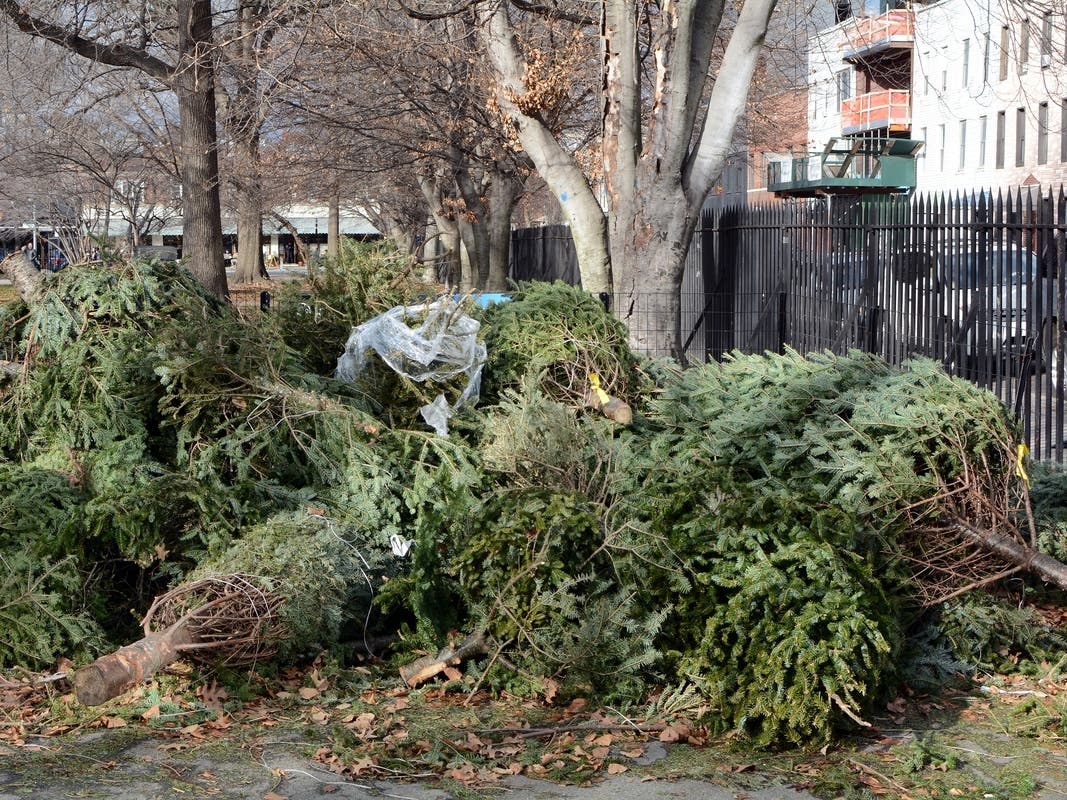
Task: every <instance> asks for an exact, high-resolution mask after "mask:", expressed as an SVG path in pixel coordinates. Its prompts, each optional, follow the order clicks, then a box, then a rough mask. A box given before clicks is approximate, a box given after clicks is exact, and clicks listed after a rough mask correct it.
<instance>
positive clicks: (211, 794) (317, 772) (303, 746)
mask: <svg viewBox="0 0 1067 800" xmlns="http://www.w3.org/2000/svg"><path fill="white" fill-rule="evenodd" d="M266 733H268V734H269V733H270V731H269V730H268V731H266ZM279 734H280V737H279V741H269V740H265V741H263V742H261V749H257V751H256V752H252V751H249V750H245V749H241V748H240V747H237V746H228V743H227V742H226V741H225V740H217V741H212V742H210V743H205V744H203V745H202V746H200V747H199V748H197V749H193V750H187V749H186V748H188V747H189V743H188V740H187V739H164V738H157V737H153V736H152V735H150V734H147V733H145V732H135V731H130V730H129V729H117V730H105V731H99V732H95V733H91V734H87V735H84V736H80V737H77V738H65V739H42V740H41V742H42V744H41V746H40V747H32V746H29V745H28V746H26V747H23V748H10V747H6V746H4V745H0V800H24V798H27V797H32V798H34V800H69V798H113V800H155V799H156V798H158V799H159V800H163V798H167V800H174V799H175V798H181V797H184V798H226V799H227V800H261V799H262V798H269V800H286V799H287V800H320V799H321V798H322V797H323V796H327V795H328V796H330V797H332V798H338V800H340V798H345V800H369V799H370V798H393V799H395V800H458V799H459V798H462V799H463V800H475V798H482V797H485V798H488V797H501V796H504V797H507V798H508V800H563V799H564V798H574V799H575V800H663V799H664V798H672V800H742V799H743V800H815V796H814V795H811V794H808V793H806V792H800V791H797V790H795V789H792V788H789V787H762V788H747V787H744V788H741V787H737V786H735V787H726V786H722V785H717V784H714V783H710V782H705V781H695V780H683V781H678V782H670V781H663V780H642V777H641V775H640V774H639V773H637V771H636V770H635V771H634V772H633V773H624V774H622V775H614V776H609V777H608V778H607V779H606V780H605V781H604V782H603V783H598V784H595V785H593V786H561V785H558V784H555V783H550V782H548V781H541V780H531V779H529V778H526V777H521V776H508V777H507V778H505V779H504V780H502V781H500V782H499V783H498V784H493V785H490V786H487V787H484V788H480V789H476V788H470V787H466V786H464V787H462V788H461V789H457V790H456V791H455V793H453V792H450V791H446V790H443V789H438V788H433V787H432V785H431V783H430V782H427V783H425V784H418V783H415V784H412V783H394V782H388V781H380V780H372V779H367V780H360V779H356V780H355V781H349V780H344V779H342V778H339V777H338V776H337V775H334V774H332V773H330V772H329V771H327V770H326V769H324V768H323V766H322V765H321V764H317V763H315V762H313V761H311V760H310V759H309V758H308V756H307V752H308V750H309V748H312V747H313V744H312V743H310V742H306V741H305V742H297V741H286V740H284V738H285V732H283V731H279ZM666 755H667V751H666V748H665V747H663V746H660V747H659V749H658V750H650V751H649V754H648V756H647V757H648V758H650V759H652V760H657V759H659V758H664V757H666ZM733 777H734V778H735V779H736V777H737V776H733Z"/></svg>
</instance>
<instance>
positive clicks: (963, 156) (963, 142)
mask: <svg viewBox="0 0 1067 800" xmlns="http://www.w3.org/2000/svg"><path fill="white" fill-rule="evenodd" d="M966 166H967V120H965V119H961V120H960V170H961V171H962V170H963V169H964V168H965V167H966Z"/></svg>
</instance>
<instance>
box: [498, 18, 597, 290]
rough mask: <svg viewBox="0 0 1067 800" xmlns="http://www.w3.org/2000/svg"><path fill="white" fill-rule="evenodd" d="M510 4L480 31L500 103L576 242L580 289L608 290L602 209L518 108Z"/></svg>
mask: <svg viewBox="0 0 1067 800" xmlns="http://www.w3.org/2000/svg"><path fill="white" fill-rule="evenodd" d="M507 6H508V4H507V3H500V4H498V5H497V6H496V10H495V11H494V12H493V13H492V16H491V17H490V19H489V23H488V24H487V25H484V26H483V28H482V35H483V39H484V41H485V45H486V49H487V51H488V53H489V57H490V59H491V61H492V62H493V66H494V67H495V69H496V71H497V72H498V74H499V76H500V80H499V82H498V91H497V97H496V99H497V103H498V104H499V105H500V107H501V108H502V109H503V110H504V111H505V112H506V113H507V114H508V116H509V117H510V118H511V120H512V121H513V122H514V123H515V125H516V128H517V133H518V137H519V141H521V142H522V146H523V149H524V150H525V151H526V154H527V155H528V156H529V157H530V160H531V161H532V162H533V163H534V166H535V167H536V169H537V172H538V174H539V175H540V176H541V178H542V179H543V180H544V181H545V183H546V184H547V185H548V187H549V189H551V191H552V192H553V194H555V196H556V199H557V200H558V201H559V204H560V209H561V210H562V212H563V215H564V217H565V218H566V220H567V222H568V224H569V225H570V228H571V236H572V237H573V239H574V249H575V252H576V253H577V256H578V269H579V271H580V272H581V276H582V288H584V289H585V290H586V291H588V292H592V293H594V294H598V293H600V292H610V291H611V281H612V265H611V258H610V252H609V249H608V227H607V218H606V217H605V215H604V210H603V209H602V208H601V207H600V204H599V203H598V202H597V198H596V195H595V194H594V193H593V190H592V188H591V187H590V185H589V182H588V181H587V180H586V177H585V174H584V173H583V172H582V170H581V168H580V167H579V166H578V164H577V163H576V162H575V160H574V158H573V156H572V155H571V154H570V153H569V152H568V151H567V150H566V149H565V148H564V147H563V146H562V145H561V144H560V143H559V142H558V141H557V140H556V139H555V137H554V136H553V134H552V132H551V131H549V129H548V128H547V127H546V126H545V124H544V123H543V122H542V121H541V120H540V119H538V118H536V117H532V116H527V115H526V114H523V113H522V112H521V111H520V110H519V108H518V105H517V104H516V98H519V97H522V96H523V95H524V94H525V93H526V88H525V86H524V85H523V82H522V73H523V68H522V63H521V59H520V57H519V51H518V46H517V44H516V42H515V37H514V34H513V33H512V29H511V21H510V19H509V18H508V10H507Z"/></svg>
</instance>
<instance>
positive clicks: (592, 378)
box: [589, 372, 611, 405]
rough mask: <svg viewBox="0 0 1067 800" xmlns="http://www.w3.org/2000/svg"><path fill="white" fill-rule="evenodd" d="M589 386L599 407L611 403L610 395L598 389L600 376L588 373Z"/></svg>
mask: <svg viewBox="0 0 1067 800" xmlns="http://www.w3.org/2000/svg"><path fill="white" fill-rule="evenodd" d="M589 385H590V386H591V387H593V394H595V395H596V399H597V400H599V401H600V404H601V405H605V404H607V403H609V402H611V395H610V394H608V393H607V392H605V391H604V390H603V389H601V388H600V376H599V375H597V374H596V373H595V372H590V373H589Z"/></svg>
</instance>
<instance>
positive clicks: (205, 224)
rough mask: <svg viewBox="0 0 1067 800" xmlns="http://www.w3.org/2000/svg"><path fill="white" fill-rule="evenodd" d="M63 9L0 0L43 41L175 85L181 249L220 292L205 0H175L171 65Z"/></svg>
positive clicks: (222, 275)
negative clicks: (45, 10) (34, 9)
mask: <svg viewBox="0 0 1067 800" xmlns="http://www.w3.org/2000/svg"><path fill="white" fill-rule="evenodd" d="M63 8H64V7H63V6H61V5H57V6H56V7H55V9H54V11H53V13H54V17H53V19H51V20H50V19H45V18H41V17H37V16H34V15H32V14H30V13H29V11H28V9H27V7H26V6H24V5H23V4H22V3H20V2H19V0H0V13H2V14H5V15H6V16H7V17H8V18H10V19H11V21H12V22H14V23H15V25H16V26H17V27H18V29H19V30H20V31H22V32H23V33H26V34H29V35H30V36H34V37H37V38H40V39H46V40H48V41H50V42H53V43H55V44H57V45H59V46H60V47H63V48H65V49H67V50H69V51H70V52H72V53H75V54H77V55H79V56H82V57H83V58H87V59H90V60H91V61H96V62H98V63H101V64H107V65H110V66H115V67H126V68H132V69H137V70H140V71H141V72H143V73H144V74H146V75H148V76H150V77H151V78H154V79H155V80H157V81H159V82H160V83H162V84H164V85H166V86H168V87H170V88H171V89H173V90H174V92H175V94H176V96H177V98H178V113H179V115H180V120H181V121H180V125H181V131H180V142H179V150H180V154H181V160H182V167H181V175H182V205H183V213H184V230H183V238H184V244H183V255H184V256H185V257H186V260H187V263H188V267H189V269H190V270H191V271H192V272H193V274H194V275H196V276H197V278H199V279H200V281H201V282H202V283H203V284H204V286H205V288H207V289H208V291H210V292H212V293H214V294H216V295H219V296H220V297H225V296H227V294H228V291H227V288H226V269H225V264H224V263H223V258H222V213H221V202H220V199H219V169H218V150H217V148H218V137H217V131H216V129H215V81H214V68H213V64H212V58H213V53H212V47H213V36H212V16H211V2H210V0H177V4H176V6H175V10H176V17H177V19H176V22H177V25H176V28H177V31H178V42H177V48H176V53H175V60H174V63H172V64H171V63H167V62H166V61H164V60H162V59H160V58H158V57H156V56H155V55H153V54H152V53H150V52H149V51H148V50H147V49H145V48H143V47H141V46H140V40H138V39H137V34H136V32H134V34H133V35H132V36H131V38H132V39H133V40H135V41H137V44H136V45H130V44H127V43H125V42H124V41H121V37H122V36H123V35H125V34H126V31H122V32H115V33H114V38H115V39H116V41H109V40H107V39H100V40H97V39H93V38H89V37H87V36H85V35H83V33H82V31H81V30H80V29H78V28H77V27H76V26H77V24H78V21H79V20H80V19H81V17H80V16H79V15H75V20H74V22H73V23H72V25H73V26H74V27H66V25H65V24H63V23H61V22H60V20H64V21H65V20H66V18H67V17H68V15H67V13H66V11H64V10H62V9H63ZM107 35H110V32H107Z"/></svg>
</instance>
